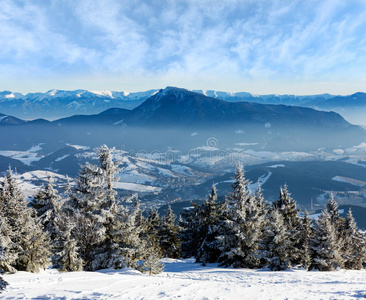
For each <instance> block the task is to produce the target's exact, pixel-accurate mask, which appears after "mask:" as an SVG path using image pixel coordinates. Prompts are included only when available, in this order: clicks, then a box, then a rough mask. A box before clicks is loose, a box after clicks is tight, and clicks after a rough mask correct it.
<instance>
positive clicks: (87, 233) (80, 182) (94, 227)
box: [68, 163, 106, 270]
mask: <svg viewBox="0 0 366 300" xmlns="http://www.w3.org/2000/svg"><path fill="white" fill-rule="evenodd" d="M104 179H105V177H104V173H103V170H102V169H101V168H100V167H98V166H96V165H93V164H90V163H86V164H85V165H84V166H83V167H82V169H81V171H80V174H79V177H78V178H77V179H76V186H75V187H74V189H73V190H72V192H71V194H70V200H69V205H68V207H69V208H70V213H71V215H72V217H73V219H74V224H75V227H74V229H73V233H72V235H73V238H74V239H75V240H76V242H77V246H78V247H79V253H80V256H81V259H83V261H84V262H85V269H86V270H96V269H97V268H98V267H96V266H95V265H94V264H93V256H94V251H95V250H96V248H98V247H99V246H100V244H101V243H103V241H104V240H105V227H104V226H103V223H104V222H105V218H104V215H103V214H102V206H103V202H104V200H105V199H106V198H105V190H104V183H105V181H104Z"/></svg>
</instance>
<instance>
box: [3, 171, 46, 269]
mask: <svg viewBox="0 0 366 300" xmlns="http://www.w3.org/2000/svg"><path fill="white" fill-rule="evenodd" d="M1 198H2V205H3V215H6V216H7V219H8V225H9V228H10V231H11V234H10V236H11V240H12V242H13V245H14V248H13V249H10V250H9V251H10V252H11V253H17V258H16V260H15V262H14V265H13V267H15V268H16V269H17V270H22V271H29V272H38V271H39V270H40V269H44V268H46V267H47V266H48V265H49V258H50V254H51V253H50V250H49V248H50V245H49V239H48V237H47V235H46V234H45V233H43V226H42V224H41V223H40V221H39V220H38V218H37V217H35V212H34V210H33V209H32V208H30V207H28V206H27V204H28V201H27V199H26V198H25V196H24V195H23V193H22V191H21V190H20V188H19V186H18V183H17V181H16V179H15V178H14V176H13V174H12V171H11V169H10V168H9V170H8V172H7V174H6V176H5V179H4V184H3V189H2V196H1Z"/></svg>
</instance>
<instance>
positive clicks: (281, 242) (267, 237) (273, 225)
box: [261, 208, 291, 271]
mask: <svg viewBox="0 0 366 300" xmlns="http://www.w3.org/2000/svg"><path fill="white" fill-rule="evenodd" d="M289 235H290V233H289V231H288V230H287V229H286V226H285V222H284V218H283V215H282V214H281V213H280V212H279V211H278V209H277V208H275V209H272V210H271V212H270V213H269V215H268V222H266V226H265V227H264V239H263V244H262V249H263V251H262V253H261V256H262V258H263V259H264V260H265V261H266V262H267V265H268V267H269V268H270V269H271V270H272V271H280V270H285V269H287V268H289V267H290V265H291V261H290V257H289V249H290V247H291V242H290V240H289Z"/></svg>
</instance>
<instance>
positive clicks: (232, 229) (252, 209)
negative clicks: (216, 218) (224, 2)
mask: <svg viewBox="0 0 366 300" xmlns="http://www.w3.org/2000/svg"><path fill="white" fill-rule="evenodd" d="M248 186H249V181H248V180H247V179H245V177H244V171H243V167H242V166H241V165H238V166H237V171H236V174H235V183H234V185H233V189H234V191H233V192H232V194H231V196H230V198H229V203H230V204H231V207H230V208H229V212H228V219H227V220H224V222H222V226H221V229H220V230H221V235H220V236H219V240H220V242H221V247H220V250H221V251H222V253H221V255H220V258H219V262H220V265H222V266H233V267H247V268H256V267H259V264H260V261H259V259H258V254H259V242H260V239H261V237H262V227H263V220H264V215H263V211H264V210H263V209H264V208H263V206H262V205H263V199H262V197H261V196H260V191H259V194H258V195H257V196H252V195H251V194H250V190H249V188H248Z"/></svg>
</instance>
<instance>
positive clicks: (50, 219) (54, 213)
mask: <svg viewBox="0 0 366 300" xmlns="http://www.w3.org/2000/svg"><path fill="white" fill-rule="evenodd" d="M30 206H31V207H33V208H34V209H35V210H36V212H37V216H38V217H39V218H40V220H41V223H42V224H43V226H44V229H45V230H46V232H47V233H48V235H49V237H50V239H51V242H52V243H54V242H55V241H56V230H57V228H56V225H55V220H57V218H58V217H59V215H60V213H61V197H60V196H59V195H58V194H57V192H56V191H55V189H54V188H53V184H52V177H51V176H50V177H49V178H48V184H47V186H46V188H45V189H40V190H39V191H38V193H37V194H36V196H35V197H34V199H33V200H32V201H31V202H30Z"/></svg>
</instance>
